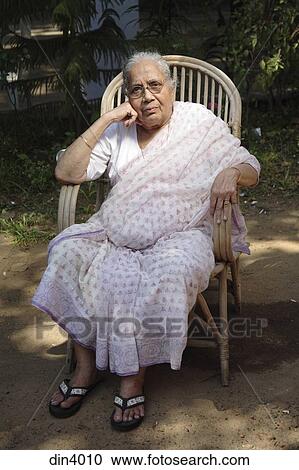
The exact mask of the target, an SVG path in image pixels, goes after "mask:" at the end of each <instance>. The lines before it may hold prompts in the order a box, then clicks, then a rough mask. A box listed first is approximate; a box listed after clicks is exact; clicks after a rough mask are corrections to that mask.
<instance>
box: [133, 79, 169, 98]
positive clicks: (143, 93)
mask: <svg viewBox="0 0 299 470" xmlns="http://www.w3.org/2000/svg"><path fill="white" fill-rule="evenodd" d="M154 81H155V82H158V80H154ZM159 83H160V82H159ZM165 83H166V80H164V82H162V83H161V89H160V90H159V91H156V92H155V91H151V90H150V87H151V85H147V86H144V85H135V86H140V87H142V91H141V93H140V95H139V96H132V95H131V94H130V90H129V89H127V90H126V95H127V97H128V98H130V99H132V100H138V99H139V98H141V97H143V96H144V95H145V90H148V91H149V92H150V93H151V94H152V95H158V94H159V93H161V91H162V90H163V87H164V85H165Z"/></svg>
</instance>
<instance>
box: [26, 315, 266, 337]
mask: <svg viewBox="0 0 299 470" xmlns="http://www.w3.org/2000/svg"><path fill="white" fill-rule="evenodd" d="M214 321H215V325H216V327H217V329H218V330H219V331H220V333H221V332H223V331H225V330H226V329H227V332H228V334H229V336H230V338H250V337H261V336H263V330H264V329H265V328H266V327H267V326H268V320H267V319H266V318H256V319H252V318H248V317H247V318H246V317H245V318H244V317H242V318H238V317H237V318H232V319H230V320H229V321H228V323H227V324H225V322H224V321H222V320H220V319H217V318H215V319H214ZM58 325H59V326H61V328H62V329H63V330H66V331H70V332H72V334H74V335H75V336H76V338H77V339H78V340H81V341H83V340H84V339H87V338H90V337H91V336H94V335H95V334H96V336H97V338H98V339H101V338H107V337H111V336H113V337H118V338H133V337H138V336H139V337H142V338H146V339H151V338H153V339H154V338H163V337H167V338H182V337H184V336H187V337H188V339H192V340H201V339H207V338H208V339H212V338H213V328H212V327H211V326H209V325H208V324H207V323H206V322H205V321H204V320H203V319H202V318H201V317H198V318H193V319H192V320H189V322H188V324H186V322H184V320H182V319H178V318H175V317H169V316H168V317H167V318H164V317H146V318H144V319H142V320H139V319H137V318H132V317H121V318H116V319H113V318H112V319H111V318H107V317H106V318H105V317H102V318H97V319H96V320H92V321H91V320H89V319H83V318H80V319H79V318H77V317H66V318H65V319H64V322H63V324H60V323H58ZM53 328H57V324H55V323H53V322H51V321H47V320H44V319H42V321H41V320H40V318H38V317H35V330H36V339H37V340H42V339H43V338H44V335H45V334H48V332H49V331H50V330H52V329H53Z"/></svg>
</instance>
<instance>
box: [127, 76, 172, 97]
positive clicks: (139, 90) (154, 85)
mask: <svg viewBox="0 0 299 470" xmlns="http://www.w3.org/2000/svg"><path fill="white" fill-rule="evenodd" d="M163 86H164V83H161V82H158V81H157V80H152V81H150V82H148V85H147V86H146V87H145V86H143V85H134V86H132V87H131V88H129V89H128V96H129V97H130V98H133V99H135V98H140V97H141V96H142V95H144V94H145V90H149V91H150V92H151V93H152V94H153V95H157V94H158V93H160V91H161V90H162V88H163Z"/></svg>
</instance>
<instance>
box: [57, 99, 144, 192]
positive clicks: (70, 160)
mask: <svg viewBox="0 0 299 470" xmlns="http://www.w3.org/2000/svg"><path fill="white" fill-rule="evenodd" d="M136 117H137V113H136V111H135V110H134V109H133V108H132V107H131V105H130V104H129V103H128V102H125V103H122V104H121V105H120V106H118V107H117V108H114V109H113V110H112V111H109V112H107V113H105V114H103V116H101V117H100V118H99V119H97V120H96V121H95V122H94V123H93V124H92V125H91V126H90V127H89V128H88V129H87V130H86V131H85V132H84V133H83V134H81V135H80V136H79V137H78V138H77V139H76V140H75V141H74V142H73V143H72V144H71V145H69V147H68V148H67V149H66V150H65V152H64V153H63V155H62V157H61V158H60V159H59V161H58V163H57V165H56V168H55V177H56V179H57V180H58V181H60V182H61V183H72V184H80V183H83V182H84V181H85V180H86V170H87V167H88V163H89V159H90V154H91V152H92V150H93V148H94V147H95V145H96V143H97V141H98V139H99V138H100V137H101V135H102V134H103V132H104V131H105V129H106V128H107V127H108V126H110V124H112V123H114V122H119V121H124V124H125V126H127V127H128V126H130V125H131V124H133V122H134V121H135V120H136Z"/></svg>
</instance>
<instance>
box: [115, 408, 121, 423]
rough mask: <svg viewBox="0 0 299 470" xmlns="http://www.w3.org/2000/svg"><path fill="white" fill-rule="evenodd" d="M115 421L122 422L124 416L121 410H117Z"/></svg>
mask: <svg viewBox="0 0 299 470" xmlns="http://www.w3.org/2000/svg"><path fill="white" fill-rule="evenodd" d="M113 419H114V421H122V419H123V414H122V411H121V409H120V408H115V413H114V416H113Z"/></svg>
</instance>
